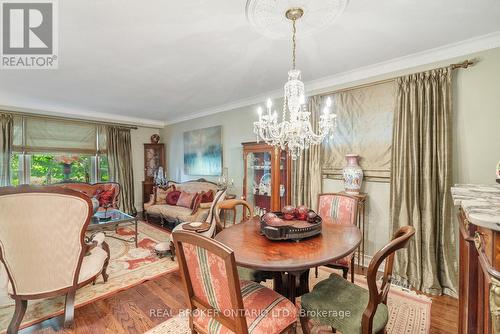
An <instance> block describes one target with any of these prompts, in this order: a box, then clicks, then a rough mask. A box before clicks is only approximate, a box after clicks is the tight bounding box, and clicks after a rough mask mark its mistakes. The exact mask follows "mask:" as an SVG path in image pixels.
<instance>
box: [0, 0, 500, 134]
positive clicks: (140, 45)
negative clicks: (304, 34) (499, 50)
mask: <svg viewBox="0 0 500 334" xmlns="http://www.w3.org/2000/svg"><path fill="white" fill-rule="evenodd" d="M59 17H60V28H59V31H60V35H59V36H60V37H59V48H60V53H59V54H60V56H59V69H58V70H1V71H0V105H3V106H13V107H18V108H31V109H39V110H46V111H53V112H63V113H70V114H77V115H80V116H88V117H99V116H102V117H104V118H107V119H116V120H121V121H130V122H136V121H137V120H138V119H141V120H142V122H139V123H149V124H153V123H155V122H156V121H159V122H157V123H161V122H164V121H167V122H171V121H175V120H178V119H186V118H190V117H193V115H198V114H200V112H203V111H206V110H216V107H218V106H223V105H228V104H230V103H232V102H234V101H239V100H245V99H248V98H250V97H254V96H258V95H261V94H264V93H266V92H269V91H273V90H276V89H279V88H280V87H281V86H282V85H283V83H284V82H285V80H286V72H287V70H288V68H289V66H290V60H289V59H290V45H289V42H288V41H286V40H270V39H267V38H265V37H263V36H261V35H259V34H258V33H257V32H255V31H254V30H253V29H252V27H250V26H249V24H248V22H247V20H246V18H245V1H243V0H211V1H207V0H205V1H202V0H196V1H195V0H184V1H166V0H161V1H160V0H148V1H136V0H134V1H131V0H126V1H125V0H101V1H97V0H94V1H88V0H87V1H84V0H80V1H67V0H66V1H59ZM298 29H299V35H300V25H299V27H298ZM497 31H500V1H498V0H474V1H471V0H439V1H436V0H419V1H415V0H378V1H374V0H350V2H349V4H348V6H347V8H346V10H345V12H344V14H343V15H342V16H341V17H340V18H339V19H338V20H337V21H336V22H335V24H334V25H332V26H330V27H329V28H327V29H326V30H324V31H322V32H320V33H318V34H317V35H315V36H311V37H308V38H304V39H302V40H299V41H298V55H297V57H298V63H297V67H298V68H299V69H301V70H302V72H303V80H304V81H306V82H307V81H312V80H316V79H320V78H323V77H328V76H332V75H335V74H339V73H344V72H346V71H351V70H354V69H357V68H360V67H365V66H368V65H371V64H376V63H380V62H384V61H387V60H390V59H394V58H399V57H403V56H406V55H410V54H414V53H418V52H422V51H424V50H428V49H432V48H436V47H440V46H443V45H447V44H451V43H456V42H459V41H463V40H466V39H470V38H474V37H477V36H482V35H485V34H489V33H492V32H497Z"/></svg>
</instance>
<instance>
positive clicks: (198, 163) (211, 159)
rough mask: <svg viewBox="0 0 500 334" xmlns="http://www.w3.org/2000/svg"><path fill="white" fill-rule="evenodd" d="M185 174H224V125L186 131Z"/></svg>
mask: <svg viewBox="0 0 500 334" xmlns="http://www.w3.org/2000/svg"><path fill="white" fill-rule="evenodd" d="M184 174H186V175H200V176H204V175H207V176H214V175H221V174H222V126H213V127H210V128H205V129H199V130H193V131H188V132H184Z"/></svg>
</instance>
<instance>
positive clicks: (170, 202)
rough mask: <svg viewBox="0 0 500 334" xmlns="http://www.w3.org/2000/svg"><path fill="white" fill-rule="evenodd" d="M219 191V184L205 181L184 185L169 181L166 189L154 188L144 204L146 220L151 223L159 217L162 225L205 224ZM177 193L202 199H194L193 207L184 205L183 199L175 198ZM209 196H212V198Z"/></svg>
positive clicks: (193, 181) (190, 182)
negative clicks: (198, 222) (165, 223)
mask: <svg viewBox="0 0 500 334" xmlns="http://www.w3.org/2000/svg"><path fill="white" fill-rule="evenodd" d="M217 190H218V186H217V184H215V183H213V182H210V181H207V180H205V179H198V180H192V181H186V182H182V183H179V182H175V181H169V182H168V183H167V185H166V186H165V187H159V186H157V187H154V188H153V193H152V194H151V195H150V200H149V202H147V203H144V212H145V217H146V220H147V221H150V219H151V218H153V217H157V218H159V219H160V220H161V223H162V224H163V223H164V222H165V221H166V222H169V223H173V224H177V223H181V222H194V221H200V222H203V221H205V219H206V218H207V216H208V211H209V209H210V205H211V202H212V201H213V196H214V195H215V193H216V192H217ZM175 192H177V193H187V194H191V195H192V196H196V195H199V196H200V197H199V198H198V197H196V199H198V201H197V200H196V199H195V198H193V199H192V201H191V205H188V204H187V203H185V204H182V203H181V200H182V198H181V197H178V198H175V194H174V193H175ZM209 194H211V197H210V195H209ZM181 196H182V195H181ZM205 196H208V197H205ZM202 199H203V200H202Z"/></svg>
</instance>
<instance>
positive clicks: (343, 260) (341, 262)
mask: <svg viewBox="0 0 500 334" xmlns="http://www.w3.org/2000/svg"><path fill="white" fill-rule="evenodd" d="M353 256H354V253H351V254H349V255H347V256H344V257H343V258H341V259H338V260H336V261H333V262H332V264H337V265H341V266H344V267H349V266H350V265H351V260H352V258H353Z"/></svg>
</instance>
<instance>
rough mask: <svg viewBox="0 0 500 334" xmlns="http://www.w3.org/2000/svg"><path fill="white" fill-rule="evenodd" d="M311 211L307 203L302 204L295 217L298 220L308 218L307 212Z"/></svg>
mask: <svg viewBox="0 0 500 334" xmlns="http://www.w3.org/2000/svg"><path fill="white" fill-rule="evenodd" d="M308 212H309V208H308V207H307V206H305V205H301V206H299V207H298V208H297V210H296V215H295V217H296V218H297V219H298V220H307V213H308Z"/></svg>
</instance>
